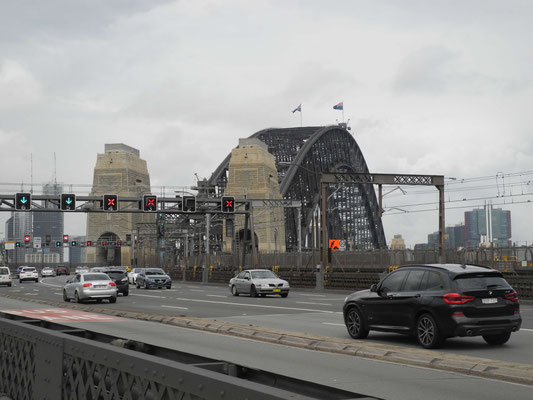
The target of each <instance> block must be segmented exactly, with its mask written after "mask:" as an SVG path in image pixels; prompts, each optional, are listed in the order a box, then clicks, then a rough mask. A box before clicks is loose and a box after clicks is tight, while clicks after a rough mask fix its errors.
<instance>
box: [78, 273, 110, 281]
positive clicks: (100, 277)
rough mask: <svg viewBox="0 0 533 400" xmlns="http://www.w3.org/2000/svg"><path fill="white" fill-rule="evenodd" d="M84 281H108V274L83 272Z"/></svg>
mask: <svg viewBox="0 0 533 400" xmlns="http://www.w3.org/2000/svg"><path fill="white" fill-rule="evenodd" d="M83 280H84V281H108V280H109V276H107V275H106V274H85V275H83Z"/></svg>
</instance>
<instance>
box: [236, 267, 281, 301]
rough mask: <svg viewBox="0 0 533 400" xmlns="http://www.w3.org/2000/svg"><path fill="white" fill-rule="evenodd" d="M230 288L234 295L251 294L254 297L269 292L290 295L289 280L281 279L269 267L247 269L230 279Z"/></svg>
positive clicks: (263, 295)
mask: <svg viewBox="0 0 533 400" xmlns="http://www.w3.org/2000/svg"><path fill="white" fill-rule="evenodd" d="M229 289H230V291H231V293H232V294H233V295H234V296H238V295H239V294H241V293H243V294H249V295H250V296H252V297H257V296H258V295H261V296H262V297H265V296H266V295H267V294H279V295H280V296H281V297H287V296H288V295H289V290H290V286H289V282H287V281H285V280H283V279H280V278H279V277H278V276H277V275H276V274H275V273H274V272H272V271H270V270H269V269H247V270H244V271H242V272H240V273H239V274H238V275H237V276H236V277H235V278H231V280H230V281H229Z"/></svg>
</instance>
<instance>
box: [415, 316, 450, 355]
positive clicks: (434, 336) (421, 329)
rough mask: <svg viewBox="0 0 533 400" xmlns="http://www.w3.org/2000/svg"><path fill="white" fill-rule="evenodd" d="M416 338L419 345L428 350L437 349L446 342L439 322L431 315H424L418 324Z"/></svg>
mask: <svg viewBox="0 0 533 400" xmlns="http://www.w3.org/2000/svg"><path fill="white" fill-rule="evenodd" d="M416 338H417V340H418V343H420V345H421V346H422V347H424V348H426V349H435V348H437V347H440V346H441V345H442V343H443V342H444V337H443V336H442V334H441V333H440V331H439V327H438V326H437V322H436V321H435V319H434V318H433V317H432V316H431V315H429V314H422V315H421V316H420V317H419V318H418V321H417V322H416Z"/></svg>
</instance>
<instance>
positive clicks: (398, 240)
mask: <svg viewBox="0 0 533 400" xmlns="http://www.w3.org/2000/svg"><path fill="white" fill-rule="evenodd" d="M390 248H391V250H405V240H404V239H403V237H402V235H394V237H393V238H392V242H391V244H390Z"/></svg>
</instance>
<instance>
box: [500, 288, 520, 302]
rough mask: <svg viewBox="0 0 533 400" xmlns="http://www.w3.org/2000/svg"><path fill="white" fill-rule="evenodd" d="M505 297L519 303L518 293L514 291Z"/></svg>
mask: <svg viewBox="0 0 533 400" xmlns="http://www.w3.org/2000/svg"><path fill="white" fill-rule="evenodd" d="M503 297H504V298H505V299H507V300H511V301H518V293H516V291H514V290H513V291H512V292H511V293H507V294H506V295H504V296H503Z"/></svg>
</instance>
